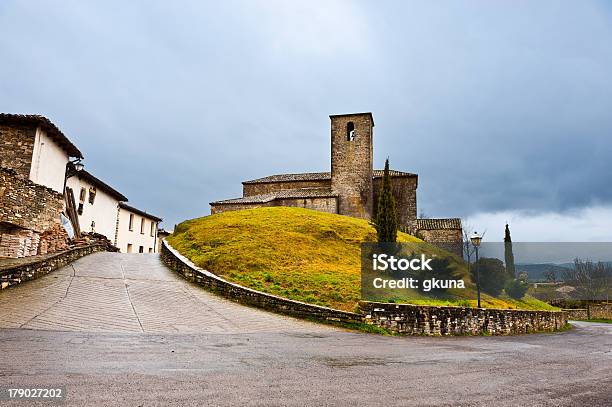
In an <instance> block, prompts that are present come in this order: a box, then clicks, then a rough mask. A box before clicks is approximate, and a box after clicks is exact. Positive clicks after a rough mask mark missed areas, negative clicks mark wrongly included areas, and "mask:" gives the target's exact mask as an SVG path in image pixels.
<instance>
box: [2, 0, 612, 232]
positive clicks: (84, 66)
mask: <svg viewBox="0 0 612 407" xmlns="http://www.w3.org/2000/svg"><path fill="white" fill-rule="evenodd" d="M176 3H177V2H140V3H138V4H136V3H134V4H132V3H127V2H83V1H58V2H45V1H40V2H33V1H30V2H17V1H4V2H2V3H1V4H0V52H1V53H0V55H2V63H1V64H0V78H1V79H0V111H4V112H28V113H41V114H45V115H47V116H48V117H49V118H51V119H52V120H53V121H54V122H55V123H56V124H58V125H59V126H60V127H61V128H62V129H63V130H64V132H65V133H66V134H67V135H68V136H69V137H70V138H71V139H72V140H73V141H74V142H75V143H76V144H77V145H78V146H79V147H80V149H81V150H82V151H83V152H84V154H85V156H86V165H87V167H88V168H89V169H90V170H91V171H92V172H94V173H96V174H97V175H98V176H100V177H101V178H103V179H105V180H106V181H108V182H109V183H110V184H111V185H113V186H115V187H116V188H117V189H119V190H120V191H122V192H123V193H125V194H126V195H128V196H129V197H130V200H131V201H132V203H133V204H134V205H136V206H139V207H142V208H143V209H146V210H149V211H151V212H153V213H156V214H159V215H160V216H162V217H164V218H165V219H166V220H167V225H168V226H170V227H171V226H172V225H173V224H174V223H176V222H178V221H180V220H182V219H185V218H191V217H195V216H200V215H205V214H208V213H209V207H208V202H209V201H212V200H216V199H222V198H231V197H235V196H239V195H240V193H241V185H240V181H242V180H244V179H249V178H256V177H260V176H264V175H269V174H273V173H279V172H298V171H316V170H327V169H328V168H329V155H330V153H329V150H330V148H329V120H328V118H327V116H328V115H329V114H332V113H344V112H353V111H372V112H373V113H374V117H375V121H376V136H375V137H376V144H375V160H376V162H377V166H382V162H383V160H384V158H385V157H386V156H389V157H390V159H391V162H392V166H393V167H395V168H398V169H402V170H406V171H413V172H418V173H419V174H420V184H419V205H420V208H421V209H423V210H424V211H425V212H427V213H428V214H430V215H435V216H464V215H469V214H473V213H475V212H494V211H501V210H531V211H534V210H535V211H546V212H551V211H552V212H555V211H564V210H568V209H572V208H579V207H587V206H591V205H595V204H600V205H609V204H611V203H612V190H611V189H610V187H609V184H610V172H611V170H612V168H611V165H610V160H609V157H610V153H611V152H612V137H611V134H612V114H610V112H611V111H612V109H611V108H612V76H611V75H610V72H612V20H611V15H610V9H609V7H608V6H607V5H606V3H605V2H589V1H583V2H574V3H567V2H508V3H506V4H503V3H502V2H495V3H491V2H461V3H450V2H449V3H437V4H439V5H434V4H430V3H431V2H410V3H407V2H396V3H392V2H384V3H380V4H378V5H375V4H373V3H369V2H321V3H318V4H317V3H314V2H312V1H308V2H299V3H298V2H283V1H261V2H257V3H256V2H210V3H207V4H205V3H201V2H196V1H193V2H179V3H180V4H176Z"/></svg>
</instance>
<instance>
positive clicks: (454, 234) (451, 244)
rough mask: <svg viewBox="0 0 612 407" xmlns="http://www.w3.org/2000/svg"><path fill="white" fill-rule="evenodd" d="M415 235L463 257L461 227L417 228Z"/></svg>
mask: <svg viewBox="0 0 612 407" xmlns="http://www.w3.org/2000/svg"><path fill="white" fill-rule="evenodd" d="M416 236H417V237H418V238H420V239H423V240H424V241H426V242H428V243H432V244H434V245H435V246H438V247H440V248H441V249H444V250H446V251H448V252H451V253H454V254H456V255H457V256H459V257H462V258H463V232H462V230H461V229H433V230H417V232H416Z"/></svg>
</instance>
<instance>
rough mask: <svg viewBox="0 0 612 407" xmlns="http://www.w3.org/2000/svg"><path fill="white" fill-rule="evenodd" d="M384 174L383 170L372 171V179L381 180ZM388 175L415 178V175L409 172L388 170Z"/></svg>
mask: <svg viewBox="0 0 612 407" xmlns="http://www.w3.org/2000/svg"><path fill="white" fill-rule="evenodd" d="M384 174H385V170H374V178H382V177H383V175H384ZM389 175H391V176H392V177H416V176H417V175H416V174H413V173H411V172H404V171H397V170H389Z"/></svg>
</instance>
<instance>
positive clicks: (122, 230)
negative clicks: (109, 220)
mask: <svg viewBox="0 0 612 407" xmlns="http://www.w3.org/2000/svg"><path fill="white" fill-rule="evenodd" d="M130 214H133V215H134V227H133V230H130V228H129V225H130ZM142 219H143V217H142V216H141V215H138V214H136V213H133V212H131V211H130V210H128V209H125V208H119V233H118V235H117V244H116V246H117V247H118V248H119V250H120V251H121V253H128V249H127V248H128V244H131V245H132V253H138V252H139V251H138V250H139V248H140V246H142V247H143V252H144V253H149V252H151V253H157V245H156V239H155V238H156V235H157V226H158V225H157V222H156V221H154V220H152V219H149V218H146V217H145V218H144V220H145V225H144V233H142V234H141V233H140V222H142ZM151 222H153V236H151ZM149 249H150V250H149Z"/></svg>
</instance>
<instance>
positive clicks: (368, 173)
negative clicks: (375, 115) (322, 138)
mask: <svg viewBox="0 0 612 407" xmlns="http://www.w3.org/2000/svg"><path fill="white" fill-rule="evenodd" d="M349 123H352V124H353V126H354V129H355V136H354V139H353V140H348V138H347V126H348V125H349ZM373 127H374V123H373V122H372V117H371V116H370V115H369V114H355V115H345V116H332V117H331V189H332V192H333V193H334V194H335V195H337V196H338V213H340V214H342V215H347V216H353V217H356V218H363V219H370V218H371V217H372V213H373V212H372V210H373V195H372V190H373V186H372V176H373V165H372V160H373V158H372V154H373V150H372V149H373V140H372V132H373Z"/></svg>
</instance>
